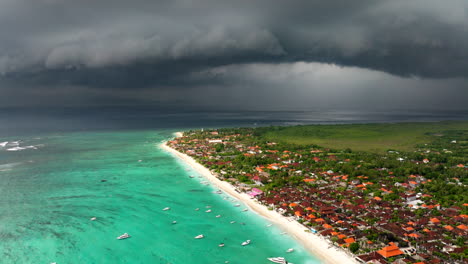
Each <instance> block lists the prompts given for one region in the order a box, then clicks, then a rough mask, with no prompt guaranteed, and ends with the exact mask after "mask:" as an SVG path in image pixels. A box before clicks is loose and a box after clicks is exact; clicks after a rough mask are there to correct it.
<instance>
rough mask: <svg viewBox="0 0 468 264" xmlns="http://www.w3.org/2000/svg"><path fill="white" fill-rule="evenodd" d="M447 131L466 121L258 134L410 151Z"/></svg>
mask: <svg viewBox="0 0 468 264" xmlns="http://www.w3.org/2000/svg"><path fill="white" fill-rule="evenodd" d="M451 130H463V131H468V121H460V122H458V121H446V122H431V123H396V124H391V123H390V124H352V125H310V126H293V127H273V128H268V129H265V130H264V131H262V132H261V134H262V135H261V136H262V137H263V138H265V139H266V140H269V141H275V142H286V143H293V144H299V145H305V144H315V145H319V146H322V147H328V148H332V149H345V148H350V149H352V150H355V151H372V152H383V151H387V150H389V149H393V150H400V151H412V150H414V149H415V148H416V145H417V144H424V143H429V142H431V141H432V140H434V139H435V138H436V137H440V136H441V135H443V134H444V133H446V131H451Z"/></svg>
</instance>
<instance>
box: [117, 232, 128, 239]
mask: <svg viewBox="0 0 468 264" xmlns="http://www.w3.org/2000/svg"><path fill="white" fill-rule="evenodd" d="M129 237H130V235H129V234H127V233H123V234H122V235H120V236H118V237H117V239H126V238H129Z"/></svg>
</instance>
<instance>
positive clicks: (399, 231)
mask: <svg viewBox="0 0 468 264" xmlns="http://www.w3.org/2000/svg"><path fill="white" fill-rule="evenodd" d="M164 147H165V148H166V149H168V150H170V151H172V152H173V153H175V154H177V155H179V156H180V157H182V158H184V159H185V160H186V161H188V162H191V164H192V165H193V166H195V167H197V169H198V170H199V171H200V172H202V173H203V174H204V175H205V176H207V177H208V178H210V180H211V181H212V182H214V183H215V184H216V185H217V186H218V187H220V188H222V189H223V190H226V191H227V192H228V193H230V194H231V195H233V196H235V197H237V198H239V199H242V200H243V201H245V202H246V203H247V205H249V206H250V207H252V208H253V209H254V210H255V211H257V212H258V213H260V214H261V215H263V216H265V217H268V218H270V219H273V220H275V221H276V222H277V223H279V224H281V225H282V227H283V228H284V229H286V230H287V231H288V232H291V234H292V235H293V236H295V237H296V238H297V239H298V240H300V242H302V243H303V244H304V245H305V246H306V247H307V248H308V249H309V250H310V251H311V252H312V253H313V254H314V255H316V256H318V257H320V258H321V259H323V260H324V261H325V262H327V263H353V262H354V263H418V264H421V263H467V259H468V247H467V241H466V238H467V237H468V226H467V225H468V188H467V184H468V122H433V123H398V124H352V125H309V126H290V127H278V126H272V127H258V128H222V129H201V130H191V131H186V132H183V134H182V133H180V134H179V135H178V137H176V138H175V139H173V140H170V141H168V142H167V143H166V144H165V145H164Z"/></svg>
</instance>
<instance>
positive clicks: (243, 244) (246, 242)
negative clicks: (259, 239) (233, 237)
mask: <svg viewBox="0 0 468 264" xmlns="http://www.w3.org/2000/svg"><path fill="white" fill-rule="evenodd" d="M248 244H250V240H248V239H247V240H246V241H244V242H242V244H241V245H242V246H247V245H248Z"/></svg>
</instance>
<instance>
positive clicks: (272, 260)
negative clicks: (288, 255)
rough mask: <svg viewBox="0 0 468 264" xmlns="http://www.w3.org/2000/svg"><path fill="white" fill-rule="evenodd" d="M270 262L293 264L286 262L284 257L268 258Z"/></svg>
mask: <svg viewBox="0 0 468 264" xmlns="http://www.w3.org/2000/svg"><path fill="white" fill-rule="evenodd" d="M267 259H268V260H269V261H271V262H274V263H279V264H292V263H290V262H288V261H286V259H285V258H283V257H275V258H267Z"/></svg>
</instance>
